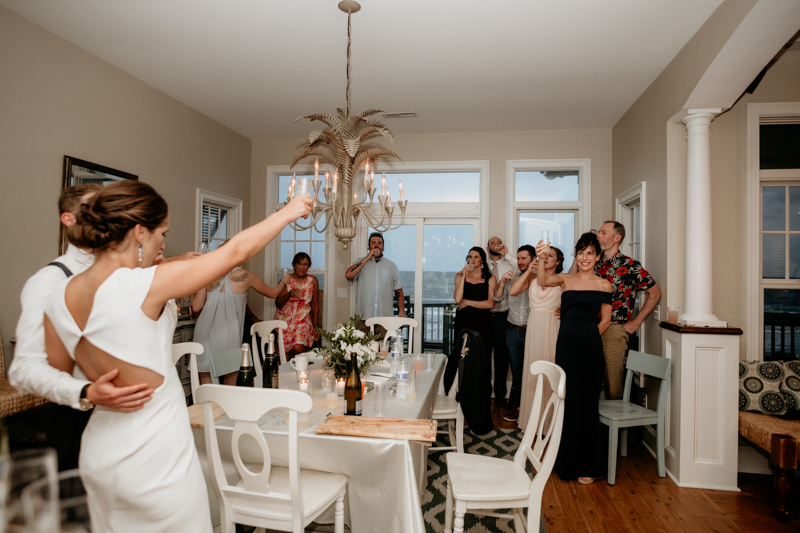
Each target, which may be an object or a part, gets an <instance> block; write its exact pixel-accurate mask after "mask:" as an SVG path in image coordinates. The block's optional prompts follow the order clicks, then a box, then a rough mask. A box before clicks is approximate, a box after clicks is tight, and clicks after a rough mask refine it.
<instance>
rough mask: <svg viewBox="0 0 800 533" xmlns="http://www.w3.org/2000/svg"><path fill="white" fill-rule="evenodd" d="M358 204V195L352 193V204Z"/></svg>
mask: <svg viewBox="0 0 800 533" xmlns="http://www.w3.org/2000/svg"><path fill="white" fill-rule="evenodd" d="M357 203H358V193H357V192H355V191H353V204H357Z"/></svg>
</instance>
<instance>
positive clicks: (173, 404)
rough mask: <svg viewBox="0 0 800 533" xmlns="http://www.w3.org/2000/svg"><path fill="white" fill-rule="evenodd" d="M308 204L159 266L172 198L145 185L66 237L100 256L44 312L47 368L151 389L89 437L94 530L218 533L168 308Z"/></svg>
mask: <svg viewBox="0 0 800 533" xmlns="http://www.w3.org/2000/svg"><path fill="white" fill-rule="evenodd" d="M311 203H312V201H311V199H310V197H308V196H303V197H298V198H295V199H294V200H293V201H292V202H290V203H289V204H288V205H287V206H286V207H285V208H283V209H282V210H281V211H279V212H277V213H275V214H274V215H272V216H270V217H269V218H268V219H266V220H264V221H262V222H260V223H259V224H257V225H255V226H253V227H251V228H249V229H247V230H244V231H242V232H241V233H239V234H238V235H236V236H235V237H233V238H232V239H231V240H230V241H229V242H228V244H227V245H226V246H223V247H222V248H220V249H218V250H216V251H214V252H211V253H209V254H206V255H204V256H201V257H198V258H196V259H193V260H191V261H175V262H170V263H166V264H163V265H160V266H151V265H152V264H153V262H154V260H155V259H156V258H157V257H158V256H159V255H160V254H161V251H162V250H163V249H164V237H165V234H166V232H167V230H168V229H169V214H168V211H167V204H166V202H165V201H164V199H163V198H162V197H161V196H159V195H158V193H157V192H156V191H155V190H154V189H153V188H152V187H150V186H149V185H147V184H145V183H142V182H139V181H123V182H118V183H115V184H112V185H109V186H108V187H105V188H104V189H102V190H100V191H99V192H98V193H97V194H96V195H95V196H94V197H93V198H91V199H90V200H89V201H88V203H87V204H85V205H83V206H82V207H81V214H80V216H79V218H78V223H77V224H76V225H75V226H72V227H71V228H70V230H69V234H68V236H69V238H70V241H71V242H73V244H76V245H78V246H80V247H82V248H86V249H92V250H94V252H95V255H96V257H97V260H96V262H95V263H94V265H93V266H92V267H91V268H89V269H88V270H87V271H86V272H84V273H82V274H79V275H77V276H74V277H72V278H69V279H68V280H66V281H65V282H64V283H63V284H62V285H61V286H60V287H59V289H58V290H57V291H56V293H55V295H54V299H53V300H52V301H51V302H50V304H49V306H48V307H47V309H46V312H45V335H46V347H47V355H48V359H49V361H50V364H51V365H52V366H54V367H55V368H58V369H59V370H62V371H65V372H69V373H71V372H72V369H73V366H74V365H75V364H76V363H77V365H78V366H79V367H80V368H81V370H82V371H83V372H84V373H85V374H86V376H87V377H88V378H89V379H90V380H95V379H97V378H98V377H100V376H102V375H103V374H105V373H107V372H109V371H110V370H112V369H119V375H118V377H117V378H116V379H115V380H114V384H115V385H117V386H118V387H120V386H126V385H133V384H140V383H148V384H149V385H150V387H151V388H153V389H155V392H154V393H153V396H152V399H151V400H150V401H149V402H147V403H146V404H145V405H144V407H143V408H142V409H140V410H138V411H135V412H132V413H123V412H121V411H116V410H112V409H106V408H103V407H96V408H95V410H94V413H93V414H92V417H91V418H90V419H89V424H88V425H87V427H86V430H85V432H84V434H83V440H82V444H81V453H80V470H81V478H82V479H83V482H84V485H85V487H86V491H87V494H88V501H89V512H90V515H91V521H92V530H93V531H102V532H121V531H125V532H128V531H130V532H137V533H140V532H142V531H148V532H152V531H164V532H168V531H169V532H174V531H191V532H193V533H195V532H211V519H210V514H209V508H208V494H207V492H206V484H205V481H204V479H203V473H202V470H201V468H200V462H199V460H198V457H197V450H196V449H195V446H194V440H193V438H192V433H191V429H190V427H189V416H188V412H187V410H186V405H185V400H184V396H183V389H182V387H181V383H180V380H179V379H178V376H177V373H176V371H175V366H174V365H172V362H171V343H172V335H173V331H174V328H175V323H176V317H175V308H174V305H175V304H174V302H172V301H171V300H172V299H174V298H176V297H179V296H182V295H185V294H191V293H193V292H195V291H197V290H198V289H200V288H202V287H205V286H206V285H208V284H209V283H211V282H212V281H214V280H217V279H219V278H220V277H221V276H222V275H224V274H225V273H227V272H229V271H230V270H231V269H232V268H233V267H235V266H237V265H241V264H242V263H244V262H245V261H247V260H249V259H250V258H251V257H253V256H254V255H255V254H256V253H257V252H259V251H260V250H262V249H263V248H264V247H265V246H266V245H267V244H268V243H269V242H270V241H271V240H272V239H273V238H274V237H275V236H277V235H278V234H279V232H280V231H281V230H282V229H283V227H284V226H285V225H286V224H288V223H289V222H291V221H293V220H296V219H297V218H299V217H305V216H307V215H308V213H309V211H310V208H311Z"/></svg>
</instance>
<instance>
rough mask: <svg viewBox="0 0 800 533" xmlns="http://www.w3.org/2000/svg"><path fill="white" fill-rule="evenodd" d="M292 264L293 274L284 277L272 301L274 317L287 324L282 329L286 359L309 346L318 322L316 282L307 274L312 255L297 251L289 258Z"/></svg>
mask: <svg viewBox="0 0 800 533" xmlns="http://www.w3.org/2000/svg"><path fill="white" fill-rule="evenodd" d="M292 267H294V273H293V274H289V275H288V276H284V279H286V280H287V282H286V290H284V291H283V292H282V293H281V294H280V295H279V296H278V298H276V300H275V303H276V305H277V306H278V309H277V311H275V320H284V321H286V324H287V326H288V327H287V328H286V330H285V331H284V332H283V344H284V346H285V347H286V358H287V359H291V358H292V357H294V355H295V354H298V353H303V352H307V351H308V350H310V349H311V346H312V345H313V344H314V340H315V339H316V337H317V336H316V334H315V333H314V328H316V327H319V325H320V320H319V282H318V281H317V278H316V277H315V276H312V275H310V274H309V273H308V269H309V268H311V258H310V257H309V256H308V254H307V253H305V252H299V253H298V254H297V255H295V256H294V259H292Z"/></svg>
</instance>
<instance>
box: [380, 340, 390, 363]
mask: <svg viewBox="0 0 800 533" xmlns="http://www.w3.org/2000/svg"><path fill="white" fill-rule="evenodd" d="M389 342H390V341H389V338H388V337H387V338H385V339H383V340H382V341H381V357H383V358H384V359H386V357H387V356H388V355H389Z"/></svg>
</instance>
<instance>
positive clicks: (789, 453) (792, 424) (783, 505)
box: [739, 411, 800, 523]
mask: <svg viewBox="0 0 800 533" xmlns="http://www.w3.org/2000/svg"><path fill="white" fill-rule="evenodd" d="M739 434H740V435H741V436H742V437H744V438H745V439H747V440H748V441H750V442H752V443H753V444H755V445H756V446H758V447H759V448H761V449H763V450H765V451H767V452H768V453H769V454H770V461H771V462H772V465H773V466H774V468H775V499H776V502H775V513H776V516H777V518H778V521H779V522H781V523H786V521H788V520H789V509H788V499H789V492H790V490H791V485H792V476H793V471H794V469H796V468H797V463H798V460H800V420H782V419H780V418H776V417H774V416H769V415H762V414H759V413H748V412H745V411H739Z"/></svg>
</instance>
